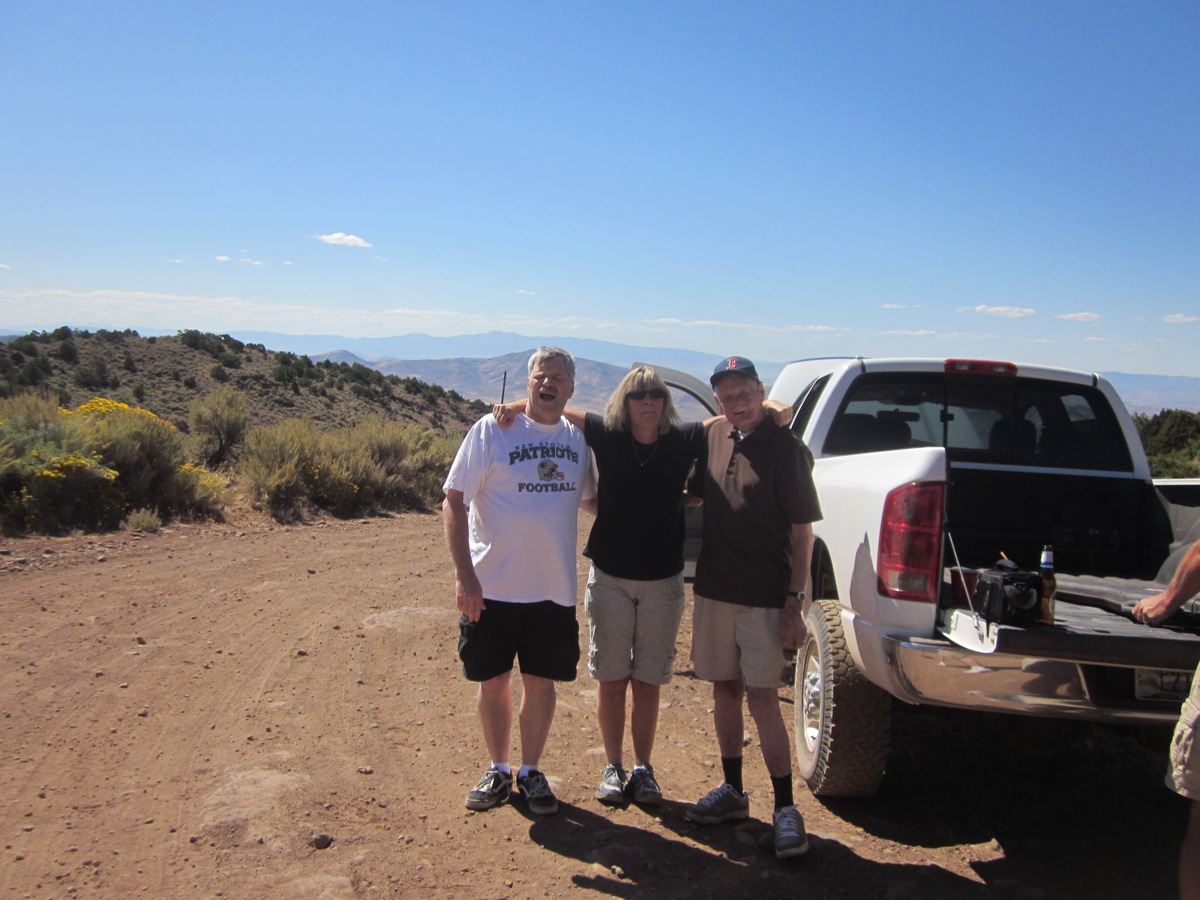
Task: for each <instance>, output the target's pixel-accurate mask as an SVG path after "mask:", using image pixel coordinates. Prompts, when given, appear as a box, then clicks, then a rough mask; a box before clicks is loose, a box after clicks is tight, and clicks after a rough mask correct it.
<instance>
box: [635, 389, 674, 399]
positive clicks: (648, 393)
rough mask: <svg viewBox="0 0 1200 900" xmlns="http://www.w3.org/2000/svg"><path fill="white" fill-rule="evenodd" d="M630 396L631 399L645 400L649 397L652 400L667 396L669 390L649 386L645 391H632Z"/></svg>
mask: <svg viewBox="0 0 1200 900" xmlns="http://www.w3.org/2000/svg"><path fill="white" fill-rule="evenodd" d="M628 396H629V399H630V400H645V399H646V398H647V397H649V398H650V399H651V400H661V399H662V398H663V397H665V396H667V392H666V391H664V390H663V389H662V388H647V389H646V390H644V391H630V392H629V395H628Z"/></svg>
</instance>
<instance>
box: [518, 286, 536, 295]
mask: <svg viewBox="0 0 1200 900" xmlns="http://www.w3.org/2000/svg"><path fill="white" fill-rule="evenodd" d="M517 293H518V294H523V295H525V296H526V297H536V296H537V291H527V290H525V288H519V289H518V290H517Z"/></svg>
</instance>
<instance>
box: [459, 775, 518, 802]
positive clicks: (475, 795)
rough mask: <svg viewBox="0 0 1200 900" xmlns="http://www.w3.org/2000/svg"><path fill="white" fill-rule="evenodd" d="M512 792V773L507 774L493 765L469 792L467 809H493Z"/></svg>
mask: <svg viewBox="0 0 1200 900" xmlns="http://www.w3.org/2000/svg"><path fill="white" fill-rule="evenodd" d="M511 793H512V773H509V774H507V775H506V774H505V773H504V772H501V771H500V770H499V769H497V768H496V767H494V766H493V767H491V768H489V769H488V770H487V771H486V772H484V773H483V777H482V778H480V779H479V784H477V785H475V787H473V788H471V790H470V791H469V792H468V793H467V809H491V808H492V807H493V806H499V805H500V804H501V803H503V802H504V801H505V800H507V799H508V797H509V795H510V794H511Z"/></svg>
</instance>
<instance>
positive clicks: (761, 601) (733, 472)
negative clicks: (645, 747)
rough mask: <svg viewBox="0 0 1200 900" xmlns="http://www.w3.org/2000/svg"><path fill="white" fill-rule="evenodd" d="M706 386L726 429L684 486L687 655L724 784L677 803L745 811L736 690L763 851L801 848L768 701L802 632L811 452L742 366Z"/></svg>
mask: <svg viewBox="0 0 1200 900" xmlns="http://www.w3.org/2000/svg"><path fill="white" fill-rule="evenodd" d="M710 383H711V384H712V387H713V393H714V397H715V398H716V401H717V403H718V405H719V406H720V409H721V412H722V413H724V415H725V418H726V419H727V420H728V425H727V426H717V427H714V428H712V429H711V430H710V431H709V433H708V466H707V468H706V469H705V471H703V472H698V473H697V474H696V475H695V476H694V477H693V480H692V483H691V484H690V485H689V488H688V490H689V493H695V494H698V495H700V496H702V497H703V499H704V543H703V545H702V547H701V550H700V558H699V560H698V561H697V564H696V581H695V585H694V594H695V609H694V613H693V626H692V662H693V664H694V666H695V670H696V675H697V676H698V677H700V678H702V679H704V680H705V681H711V682H712V684H713V723H714V726H715V729H716V732H717V745H718V747H719V749H720V752H721V767H722V770H723V774H724V782H723V783H722V784H721V785H720V786H719V787H717V788H715V789H714V790H712V791H710V792H709V793H708V794H706V795H705V796H704V797H702V798H701V799H700V800H699V801H697V802H696V803H694V804H692V805H691V806H689V807H688V808H687V809H686V810H685V812H684V815H685V816H686V817H687V818H688V819H690V820H691V821H693V822H698V823H700V824H704V825H714V824H717V823H719V822H726V821H729V820H733V819H745V818H747V817H748V816H749V815H750V799H749V797H748V796H747V795H746V792H745V791H744V790H743V788H742V746H743V743H742V741H743V734H744V720H743V717H742V699H743V697H744V698H745V701H746V705H747V706H748V707H749V709H750V716H751V718H752V719H753V720H754V724H755V727H756V728H757V730H758V738H759V743H760V744H761V745H762V751H763V759H764V761H765V762H766V765H767V771H768V773H769V774H770V776H771V785H772V788H773V790H774V795H775V812H774V816H773V822H774V830H775V833H774V838H775V855H776V856H777V857H779V858H781V859H782V858H788V857H793V856H803V855H804V854H805V853H807V852H808V837H807V835H806V834H805V831H804V819H803V818H802V817H801V815H800V813H799V811H798V810H797V809H796V806H795V803H794V801H793V795H792V749H791V742H790V740H789V738H788V733H787V727H786V726H785V724H784V721H783V713H782V711H781V710H780V706H779V688H780V687H781V686H782V684H783V679H782V677H781V673H782V672H783V670H784V668H785V664H786V663H785V658H784V651H785V649H788V650H792V649H795V648H797V647H798V646H799V645H800V644H801V643H802V642H803V640H804V636H805V632H804V624H803V621H802V619H801V604H802V603H803V600H804V588H805V585H806V583H807V581H808V573H809V565H810V562H811V558H812V544H813V532H812V523H813V522H815V521H817V520H819V519H820V518H821V506H820V503H819V502H818V499H817V492H816V488H815V486H814V485H813V480H812V455H811V454H810V453H809V452H808V448H807V447H805V446H804V444H803V443H801V441H800V440H799V439H798V438H796V437H795V436H794V435H793V434H792V432H791V431H789V430H788V429H786V428H784V427H782V426H780V425H778V424H777V423H776V422H775V421H774V420H773V419H772V418H771V417H770V416H769V415H767V414H766V413H765V411H764V410H763V399H764V390H763V384H762V382H761V381H760V380H759V377H758V370H757V369H755V367H754V363H753V362H751V361H750V360H748V359H746V358H745V357H744V356H730V357H727V358H726V359H724V360H722V361H721V362H720V363H719V364H718V365H717V367H716V368H715V369H714V370H713V374H712V377H711V378H710Z"/></svg>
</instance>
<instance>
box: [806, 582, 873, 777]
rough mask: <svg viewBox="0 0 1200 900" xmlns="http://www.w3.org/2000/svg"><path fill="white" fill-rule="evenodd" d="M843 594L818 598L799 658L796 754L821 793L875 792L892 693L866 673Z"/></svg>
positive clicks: (815, 601)
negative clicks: (848, 626) (844, 614)
mask: <svg viewBox="0 0 1200 900" xmlns="http://www.w3.org/2000/svg"><path fill="white" fill-rule="evenodd" d="M840 609H841V607H840V604H839V603H838V601H837V600H814V601H813V602H812V605H811V606H810V607H809V609H808V612H807V613H806V614H805V617H804V624H805V626H806V627H807V629H808V637H807V638H806V639H805V642H804V646H803V647H802V648H801V652H800V654H799V655H798V658H797V660H796V703H795V711H796V713H795V715H796V761H797V763H798V764H799V770H800V774H801V775H802V776H803V777H804V780H805V781H807V782H808V786H809V788H810V789H811V790H812V792H813V793H814V794H815V795H817V796H818V797H870V796H871V795H872V794H874V793H875V791H876V790H878V789H879V784H880V782H881V781H882V780H883V773H884V769H885V768H886V766H887V755H888V743H889V740H890V737H891V724H892V723H891V715H892V698H891V696H890V695H889V694H887V693H886V692H885V691H883V690H881V689H880V688H878V687H876V686H875V685H874V684H872V683H871V682H870V681H868V680H867V678H866V676H864V675H863V674H862V672H861V671H860V670H859V668H858V666H857V665H855V663H854V660H853V659H852V658H851V656H850V651H849V649H848V648H847V647H846V638H845V635H844V634H843V632H842V620H841V613H840Z"/></svg>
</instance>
